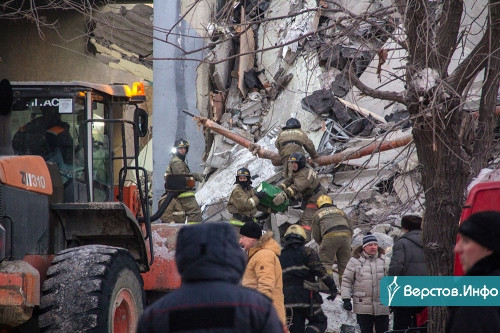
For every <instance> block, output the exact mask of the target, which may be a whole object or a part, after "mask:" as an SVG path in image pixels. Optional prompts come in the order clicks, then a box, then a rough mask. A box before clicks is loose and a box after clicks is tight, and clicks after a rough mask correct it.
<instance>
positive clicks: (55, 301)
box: [39, 245, 144, 332]
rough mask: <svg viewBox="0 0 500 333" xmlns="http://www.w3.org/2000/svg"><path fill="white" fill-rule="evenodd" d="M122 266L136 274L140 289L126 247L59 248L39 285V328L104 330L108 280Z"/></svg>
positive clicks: (114, 276) (137, 271)
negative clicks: (45, 278)
mask: <svg viewBox="0 0 500 333" xmlns="http://www.w3.org/2000/svg"><path fill="white" fill-rule="evenodd" d="M123 268H127V269H129V270H131V271H132V272H133V274H134V275H135V276H136V277H137V279H138V281H139V282H140V287H141V292H142V286H143V282H142V278H140V274H139V270H138V268H137V265H136V264H135V262H134V259H133V257H132V256H131V255H130V253H129V252H128V251H127V250H125V249H122V248H116V247H110V246H103V245H89V246H83V247H77V248H71V249H67V250H64V251H61V252H60V253H59V254H58V255H57V256H56V257H55V258H54V260H53V262H52V265H51V266H50V268H49V269H48V271H47V280H46V281H45V282H44V284H43V287H42V297H41V300H40V302H41V305H40V310H41V311H40V317H39V327H40V330H41V332H107V321H108V319H107V313H108V308H109V302H110V300H109V298H110V295H109V293H111V292H112V289H113V283H114V281H111V280H114V279H115V278H116V276H117V274H118V271H120V270H121V269H123ZM143 299H144V297H143ZM143 299H142V300H141V301H143Z"/></svg>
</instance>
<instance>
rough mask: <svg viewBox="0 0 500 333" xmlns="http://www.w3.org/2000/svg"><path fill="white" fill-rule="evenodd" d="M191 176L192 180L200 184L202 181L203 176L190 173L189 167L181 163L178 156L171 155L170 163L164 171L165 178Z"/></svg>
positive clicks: (183, 162)
mask: <svg viewBox="0 0 500 333" xmlns="http://www.w3.org/2000/svg"><path fill="white" fill-rule="evenodd" d="M187 174H192V175H193V176H194V178H195V179H196V180H197V181H199V182H201V181H203V176H202V175H201V174H200V173H196V172H191V170H190V169H189V166H188V165H187V163H186V162H185V161H183V160H182V159H181V158H180V157H179V156H177V155H173V156H172V159H171V160H170V163H168V167H167V170H165V177H166V176H168V175H187Z"/></svg>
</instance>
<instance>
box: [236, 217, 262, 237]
mask: <svg viewBox="0 0 500 333" xmlns="http://www.w3.org/2000/svg"><path fill="white" fill-rule="evenodd" d="M240 235H243V236H246V237H250V238H255V239H260V236H262V229H261V228H260V227H259V225H258V224H257V223H255V222H252V221H250V222H245V224H244V225H243V226H242V227H241V229H240Z"/></svg>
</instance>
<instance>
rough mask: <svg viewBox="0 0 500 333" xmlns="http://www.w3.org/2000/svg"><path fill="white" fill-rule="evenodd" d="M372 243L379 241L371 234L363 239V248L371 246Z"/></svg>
mask: <svg viewBox="0 0 500 333" xmlns="http://www.w3.org/2000/svg"><path fill="white" fill-rule="evenodd" d="M371 243H377V244H378V240H377V237H375V236H373V235H372V233H371V232H369V233H367V234H366V236H365V237H363V247H365V246H367V245H369V244H371Z"/></svg>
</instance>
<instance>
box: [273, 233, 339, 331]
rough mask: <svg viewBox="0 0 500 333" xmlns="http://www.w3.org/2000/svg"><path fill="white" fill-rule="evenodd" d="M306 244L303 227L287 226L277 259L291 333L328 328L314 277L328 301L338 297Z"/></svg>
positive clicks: (334, 288) (317, 258)
mask: <svg viewBox="0 0 500 333" xmlns="http://www.w3.org/2000/svg"><path fill="white" fill-rule="evenodd" d="M305 243H306V233H305V231H304V228H302V227H301V226H299V225H296V224H294V225H291V226H290V227H288V229H287V231H286V233H285V244H284V248H283V250H282V251H281V256H280V262H281V268H282V269H283V293H284V295H285V308H286V310H287V317H289V318H291V326H290V333H304V332H306V333H315V332H320V333H322V332H324V331H325V330H326V328H327V318H326V316H325V314H324V313H323V310H322V309H321V304H322V303H323V299H322V297H321V295H320V294H319V292H318V290H319V284H318V283H317V282H316V277H318V278H319V279H320V280H321V281H323V282H324V283H325V284H326V285H327V286H328V288H329V290H330V296H328V297H327V299H329V300H332V301H333V300H334V299H335V297H336V296H337V286H336V285H335V281H334V280H333V278H332V277H331V276H329V275H328V274H327V272H326V270H325V268H324V267H323V265H322V264H321V262H320V260H319V257H318V254H317V253H316V251H315V250H314V249H312V248H310V247H306V246H304V245H305ZM306 319H307V322H308V323H307V327H306Z"/></svg>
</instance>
